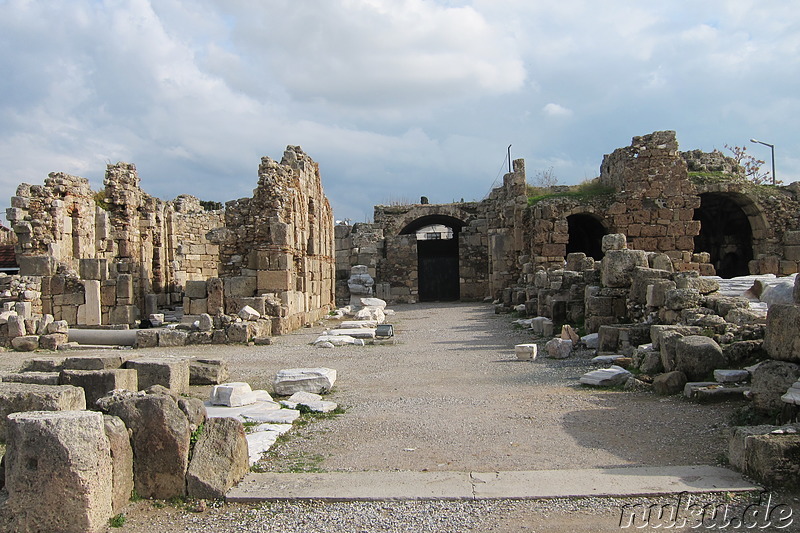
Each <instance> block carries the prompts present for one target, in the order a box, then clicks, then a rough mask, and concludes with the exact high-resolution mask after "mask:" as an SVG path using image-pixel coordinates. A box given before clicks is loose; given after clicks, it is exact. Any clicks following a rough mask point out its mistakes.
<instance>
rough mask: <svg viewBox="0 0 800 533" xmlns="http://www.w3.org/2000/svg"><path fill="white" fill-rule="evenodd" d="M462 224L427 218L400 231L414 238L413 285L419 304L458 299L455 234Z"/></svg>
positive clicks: (456, 236)
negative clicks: (415, 272)
mask: <svg viewBox="0 0 800 533" xmlns="http://www.w3.org/2000/svg"><path fill="white" fill-rule="evenodd" d="M463 226H464V223H463V222H462V221H460V220H458V219H457V218H453V217H449V216H446V215H428V216H424V217H421V218H418V219H417V220H415V221H414V222H412V223H410V224H408V225H407V226H406V227H405V228H403V230H402V231H401V232H400V234H401V235H403V234H406V235H408V234H412V233H413V234H416V237H417V275H418V279H417V283H418V290H419V300H420V301H421V302H433V301H453V300H458V299H459V298H460V297H461V290H460V277H459V259H458V258H459V253H458V234H459V232H460V231H461V228H462V227H463Z"/></svg>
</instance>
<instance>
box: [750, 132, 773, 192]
mask: <svg viewBox="0 0 800 533" xmlns="http://www.w3.org/2000/svg"><path fill="white" fill-rule="evenodd" d="M750 142H751V143H757V144H763V145H764V146H769V149H770V150H771V151H772V184H773V185H775V145H774V144H769V143H765V142H763V141H757V140H755V139H750Z"/></svg>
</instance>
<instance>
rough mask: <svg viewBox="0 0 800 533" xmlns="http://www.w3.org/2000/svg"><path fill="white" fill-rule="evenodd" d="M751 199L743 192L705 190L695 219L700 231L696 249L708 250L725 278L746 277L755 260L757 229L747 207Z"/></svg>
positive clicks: (712, 261) (719, 274) (716, 267)
mask: <svg viewBox="0 0 800 533" xmlns="http://www.w3.org/2000/svg"><path fill="white" fill-rule="evenodd" d="M748 201H749V200H748V199H747V197H745V196H743V195H740V194H731V193H715V192H709V193H703V194H701V195H700V207H698V208H697V209H695V210H694V220H699V221H700V234H699V235H698V236H697V237H695V238H694V250H695V252H708V253H709V254H710V255H711V264H713V265H714V268H715V269H716V271H717V275H718V276H720V277H722V278H733V277H736V276H746V275H748V274H749V273H750V269H749V265H748V263H749V262H750V261H751V260H752V259H753V228H752V226H751V224H750V220H749V219H748V216H747V213H746V212H745V210H744V207H745V202H748Z"/></svg>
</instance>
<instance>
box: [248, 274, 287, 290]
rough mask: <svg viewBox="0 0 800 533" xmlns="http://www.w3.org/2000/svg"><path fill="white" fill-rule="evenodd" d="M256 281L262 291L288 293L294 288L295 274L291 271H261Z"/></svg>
mask: <svg viewBox="0 0 800 533" xmlns="http://www.w3.org/2000/svg"><path fill="white" fill-rule="evenodd" d="M256 279H257V285H258V290H260V291H267V292H274V291H288V290H290V289H293V288H294V280H293V273H292V272H291V271H289V270H259V271H258V273H257V274H256Z"/></svg>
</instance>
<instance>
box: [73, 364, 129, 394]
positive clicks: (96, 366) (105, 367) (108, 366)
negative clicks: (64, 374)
mask: <svg viewBox="0 0 800 533" xmlns="http://www.w3.org/2000/svg"><path fill="white" fill-rule="evenodd" d="M127 360H128V357H127V356H122V355H78V356H73V357H67V358H66V359H64V363H63V365H62V367H63V368H64V369H65V370H108V369H113V368H122V365H124V364H125V361H127ZM131 390H136V389H131Z"/></svg>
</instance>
